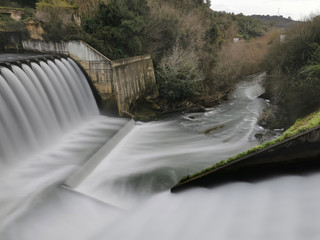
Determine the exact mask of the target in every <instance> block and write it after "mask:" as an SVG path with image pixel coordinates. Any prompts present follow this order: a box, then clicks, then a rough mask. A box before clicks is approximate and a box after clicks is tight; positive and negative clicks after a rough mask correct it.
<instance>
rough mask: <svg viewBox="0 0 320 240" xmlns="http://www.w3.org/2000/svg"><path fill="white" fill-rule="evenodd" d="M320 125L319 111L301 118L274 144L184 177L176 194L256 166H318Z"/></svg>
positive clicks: (273, 142) (262, 168)
mask: <svg viewBox="0 0 320 240" xmlns="http://www.w3.org/2000/svg"><path fill="white" fill-rule="evenodd" d="M319 126H320V111H317V112H314V113H312V114H310V115H308V116H306V117H304V118H302V119H298V120H297V121H296V122H295V124H294V125H293V126H291V127H290V128H289V129H288V130H287V131H285V132H284V133H283V134H282V135H281V136H280V137H279V138H277V139H275V140H273V141H268V142H266V143H264V144H262V145H259V146H257V147H254V148H251V149H249V150H248V151H246V152H243V153H240V154H238V155H236V156H234V157H231V158H229V159H227V160H222V161H220V162H218V163H216V164H214V165H213V166H212V167H210V168H207V169H204V170H202V171H200V172H198V173H195V174H193V175H190V176H186V177H184V178H182V179H181V180H180V182H179V183H178V184H177V185H176V186H174V187H173V188H172V191H177V189H180V188H185V187H186V185H193V184H196V183H197V182H201V183H204V182H206V183H208V182H210V184H212V181H213V180H216V181H217V178H220V179H221V176H222V177H226V176H227V178H230V177H231V178H232V174H234V176H235V175H239V171H243V172H245V173H246V172H247V170H248V169H250V168H251V169H250V170H252V167H253V169H255V170H256V169H257V168H260V170H262V171H263V170H266V169H267V168H268V167H270V166H272V168H276V169H277V168H278V167H279V166H280V165H290V166H292V165H293V166H295V167H296V166H297V164H298V165H299V164H301V163H302V164H303V163H304V162H307V160H308V164H309V165H310V163H311V164H314V162H313V160H317V159H318V156H319V154H320V151H319V150H318V149H319V144H320V137H319V136H320V128H319ZM270 153H271V154H270ZM306 158H307V159H306ZM312 166H313V165H312ZM264 168H265V169H264ZM273 170H274V169H273ZM230 174H231V175H230ZM240 174H241V173H240ZM256 174H257V172H256V173H255V175H256Z"/></svg>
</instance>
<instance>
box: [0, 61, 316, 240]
mask: <svg viewBox="0 0 320 240" xmlns="http://www.w3.org/2000/svg"><path fill="white" fill-rule="evenodd" d="M0 73H1V74H0V239H1V240H38V239H45V240H56V239H70V240H100V239H101V240H102V239H103V240H105V239H111V240H113V239H120V240H124V239H125V240H135V239H139V240H141V239H155V240H163V239H167V240H176V239H187V240H191V239H226V240H234V239H239V240H247V239H288V240H289V239H290V240H291V239H319V236H320V231H319V224H318V223H319V221H320V208H319V207H318V205H319V204H318V202H319V200H320V192H319V191H317V189H318V185H319V181H320V174H319V173H308V174H302V175H296V174H291V175H288V176H280V177H274V178H270V179H264V180H260V181H257V182H231V183H229V184H226V185H221V186H219V187H216V188H210V187H209V188H194V189H190V190H188V191H186V192H182V193H181V194H170V191H169V189H170V187H172V186H173V185H174V184H175V183H177V181H179V178H181V177H182V176H184V175H187V174H192V173H193V172H196V171H199V170H201V169H204V168H206V167H209V166H211V165H212V164H214V163H215V162H217V161H220V160H222V159H226V158H228V157H230V156H233V155H235V154H237V153H239V152H241V151H244V150H246V149H248V148H251V147H253V146H256V145H257V144H258V141H257V139H256V138H255V135H256V134H257V133H261V132H263V131H265V130H264V129H263V128H262V127H261V126H259V125H258V123H257V122H258V117H259V115H260V114H261V112H262V111H263V108H264V107H265V106H266V104H267V103H266V101H264V100H263V99H260V98H258V96H259V95H260V94H262V93H263V89H262V88H261V86H260V82H261V78H263V75H260V76H254V77H253V79H252V80H248V81H247V82H243V83H240V84H239V85H237V87H236V90H235V92H234V94H233V95H231V98H230V99H229V100H228V101H226V102H224V103H222V104H220V105H219V106H214V107H212V108H210V109H207V111H206V112H203V113H188V114H181V116H178V117H175V118H172V119H167V120H161V121H156V122H149V123H137V124H136V126H135V127H134V129H133V130H132V131H131V132H130V133H129V134H128V135H127V136H126V137H125V138H124V139H122V141H120V142H119V143H118V144H117V145H116V146H115V148H114V149H113V150H112V151H111V152H110V153H109V154H108V155H107V156H105V157H104V158H103V159H102V161H101V162H99V165H98V166H97V167H96V168H95V169H93V171H90V172H89V173H88V175H85V177H84V178H82V179H80V181H79V184H78V185H77V184H76V185H77V186H76V188H74V189H73V190H70V189H67V188H65V187H64V186H62V185H63V184H64V183H66V180H67V179H70V177H72V176H74V174H75V173H78V172H81V170H82V169H83V168H84V167H85V166H86V165H87V163H88V162H90V160H91V159H94V157H93V156H96V155H97V153H99V152H100V153H101V151H100V150H101V149H104V147H105V146H106V145H107V143H109V142H112V141H111V140H110V139H112V138H113V137H114V136H116V135H117V134H118V133H119V132H121V130H123V129H124V126H126V124H127V122H128V120H125V119H118V118H109V117H105V116H100V115H99V113H98V109H97V106H96V104H95V102H94V99H93V96H92V93H91V91H90V88H89V86H88V83H87V81H86V79H85V77H84V76H83V74H82V73H81V71H80V69H79V68H78V67H77V65H76V64H75V63H74V62H73V61H72V60H71V59H67V60H66V59H62V60H58V59H55V60H53V61H51V60H48V61H40V62H39V63H31V64H30V65H25V64H22V65H21V66H20V67H18V66H11V68H10V69H8V68H4V67H1V69H0ZM120 129H121V130H120ZM119 130H120V131H119ZM109 140H110V141H109ZM103 153H104V152H103ZM89 159H90V160H89ZM88 160H89V161H88Z"/></svg>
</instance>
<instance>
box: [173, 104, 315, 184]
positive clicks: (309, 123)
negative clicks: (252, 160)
mask: <svg viewBox="0 0 320 240" xmlns="http://www.w3.org/2000/svg"><path fill="white" fill-rule="evenodd" d="M319 125H320V110H319V111H317V112H314V113H311V114H310V115H308V116H306V117H304V118H301V119H298V120H297V121H296V122H295V124H294V125H292V126H291V127H290V128H289V129H288V130H286V131H285V132H284V133H283V134H282V135H281V136H280V137H279V138H277V139H275V140H273V141H268V142H266V143H264V144H262V145H259V146H256V147H254V148H251V149H249V150H247V151H245V152H242V153H239V154H237V155H236V156H233V157H230V158H228V159H227V160H222V161H220V162H217V163H216V164H214V165H213V166H211V167H209V168H206V169H203V170H202V171H200V172H197V173H195V174H193V175H190V176H185V177H183V178H182V179H181V180H180V182H179V184H181V183H184V182H186V181H189V180H192V179H195V178H199V177H201V176H202V175H205V174H207V173H209V172H210V171H213V170H214V169H217V168H219V167H223V166H226V165H227V164H229V163H231V162H234V161H236V160H239V159H241V158H243V157H245V156H248V155H250V154H253V153H256V152H259V151H261V150H263V149H265V148H267V147H270V146H272V145H274V144H276V143H279V142H282V141H284V140H286V139H288V138H290V137H293V136H295V135H297V134H299V133H302V132H305V131H307V130H309V129H312V128H314V127H317V126H319Z"/></svg>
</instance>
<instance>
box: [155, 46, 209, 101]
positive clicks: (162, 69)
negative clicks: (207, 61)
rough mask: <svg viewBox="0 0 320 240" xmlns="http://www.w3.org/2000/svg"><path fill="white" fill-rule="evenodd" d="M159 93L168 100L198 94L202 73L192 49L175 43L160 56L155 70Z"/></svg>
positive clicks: (202, 78) (202, 77)
mask: <svg viewBox="0 0 320 240" xmlns="http://www.w3.org/2000/svg"><path fill="white" fill-rule="evenodd" d="M157 76H158V81H159V91H160V94H161V95H162V96H163V97H164V98H166V99H168V100H180V99H185V98H190V97H192V96H196V95H198V94H199V90H200V87H199V86H200V85H201V84H202V82H203V80H204V75H203V73H202V71H201V69H200V67H199V59H198V57H197V54H196V53H195V52H194V51H186V50H183V49H181V47H180V46H179V45H176V46H175V47H174V48H173V50H172V52H168V53H167V55H166V56H165V57H164V58H162V60H161V62H160V64H159V68H158V71H157Z"/></svg>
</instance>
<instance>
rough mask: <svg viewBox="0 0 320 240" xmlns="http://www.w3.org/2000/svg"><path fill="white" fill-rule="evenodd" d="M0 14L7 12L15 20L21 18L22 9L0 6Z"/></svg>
mask: <svg viewBox="0 0 320 240" xmlns="http://www.w3.org/2000/svg"><path fill="white" fill-rule="evenodd" d="M0 14H8V15H10V17H11V18H12V19H14V20H16V21H19V20H21V16H22V14H23V10H22V9H21V10H20V9H10V8H1V9H0Z"/></svg>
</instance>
